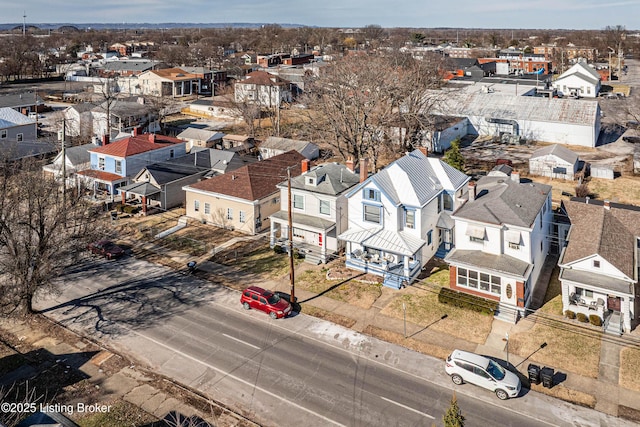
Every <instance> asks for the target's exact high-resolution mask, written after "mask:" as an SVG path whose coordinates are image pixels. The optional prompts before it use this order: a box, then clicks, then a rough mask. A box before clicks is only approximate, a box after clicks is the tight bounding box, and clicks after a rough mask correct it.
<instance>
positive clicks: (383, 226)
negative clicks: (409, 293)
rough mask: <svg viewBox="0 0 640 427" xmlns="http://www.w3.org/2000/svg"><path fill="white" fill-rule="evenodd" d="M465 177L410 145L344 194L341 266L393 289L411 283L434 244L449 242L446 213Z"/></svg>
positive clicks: (457, 200)
mask: <svg viewBox="0 0 640 427" xmlns="http://www.w3.org/2000/svg"><path fill="white" fill-rule="evenodd" d="M468 181H469V177H468V176H467V175H465V174H464V173H462V172H460V171H458V170H456V169H454V168H453V167H451V166H449V165H447V164H446V163H444V162H442V161H441V160H439V159H436V158H431V157H427V156H426V155H425V154H424V153H423V152H422V151H420V150H416V151H414V152H412V153H409V154H407V155H406V156H404V157H402V158H400V159H398V160H396V161H395V162H393V163H391V164H389V165H388V166H387V167H386V168H384V169H383V170H381V171H380V172H378V173H377V174H375V175H372V176H371V177H369V178H368V179H366V180H364V181H363V182H362V183H361V184H358V185H357V186H355V187H354V188H353V189H352V190H351V191H349V192H348V193H347V194H346V197H347V199H348V210H349V228H348V229H347V231H345V232H344V233H342V234H340V235H339V236H338V239H340V240H343V241H345V242H346V250H345V252H346V265H347V267H349V268H353V269H355V270H358V271H363V272H367V273H372V274H376V275H379V276H382V277H383V278H384V279H383V284H384V285H385V286H389V287H392V288H395V289H399V288H400V287H402V286H404V285H407V284H410V283H411V282H413V281H414V280H415V279H416V277H417V276H418V274H419V273H420V271H421V269H422V267H423V266H424V265H425V264H426V263H427V262H428V261H429V260H430V259H431V258H432V257H433V256H434V255H435V254H436V251H437V250H438V248H439V246H440V245H442V246H443V247H444V246H445V245H446V246H447V249H449V248H450V247H451V245H452V244H453V240H452V237H453V232H452V231H453V230H452V228H453V221H451V218H450V216H449V215H450V213H452V212H453V211H454V210H455V209H456V208H457V207H458V206H459V205H460V204H461V203H462V200H463V199H462V197H463V195H464V192H465V191H466V189H467V185H466V184H467V182H468Z"/></svg>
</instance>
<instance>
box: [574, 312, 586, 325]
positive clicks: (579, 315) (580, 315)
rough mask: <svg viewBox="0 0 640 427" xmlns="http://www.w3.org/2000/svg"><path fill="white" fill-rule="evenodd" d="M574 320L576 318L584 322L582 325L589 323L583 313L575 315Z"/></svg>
mask: <svg viewBox="0 0 640 427" xmlns="http://www.w3.org/2000/svg"><path fill="white" fill-rule="evenodd" d="M576 318H577V319H578V320H579V321H581V322H584V323H587V322H588V321H589V318H588V317H587V315H586V314H584V313H578V314H576Z"/></svg>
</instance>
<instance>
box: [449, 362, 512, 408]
mask: <svg viewBox="0 0 640 427" xmlns="http://www.w3.org/2000/svg"><path fill="white" fill-rule="evenodd" d="M444 369H445V371H446V372H447V374H449V375H450V376H451V381H453V382H454V383H455V384H458V385H460V384H462V383H464V382H465V381H466V382H468V383H471V384H475V385H478V386H480V387H484V388H486V389H488V390H491V391H493V392H494V393H495V394H496V396H498V398H499V399H501V400H505V399H508V398H510V397H516V396H518V394H519V393H520V387H521V385H520V378H518V376H517V375H516V374H514V373H513V372H511V371H508V370H506V369H504V368H503V367H502V366H500V365H498V364H497V363H496V362H494V361H493V360H491V359H489V358H488V357H484V356H480V355H479V354H475V353H469V352H467V351H462V350H454V351H453V353H451V354H450V355H449V357H447V362H446V364H445V368H444Z"/></svg>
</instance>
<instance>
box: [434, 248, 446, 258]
mask: <svg viewBox="0 0 640 427" xmlns="http://www.w3.org/2000/svg"><path fill="white" fill-rule="evenodd" d="M446 255H447V251H445V250H444V247H442V246H440V247H439V248H438V250H437V251H436V253H435V255H434V256H435V257H436V258H440V259H444V257H445V256H446Z"/></svg>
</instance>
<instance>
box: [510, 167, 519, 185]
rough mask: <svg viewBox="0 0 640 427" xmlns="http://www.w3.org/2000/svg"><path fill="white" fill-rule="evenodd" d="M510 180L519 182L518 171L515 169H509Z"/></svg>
mask: <svg viewBox="0 0 640 427" xmlns="http://www.w3.org/2000/svg"><path fill="white" fill-rule="evenodd" d="M511 180H512V181H514V182H517V183H520V172H519V171H517V170H515V169H514V170H512V171H511Z"/></svg>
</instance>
